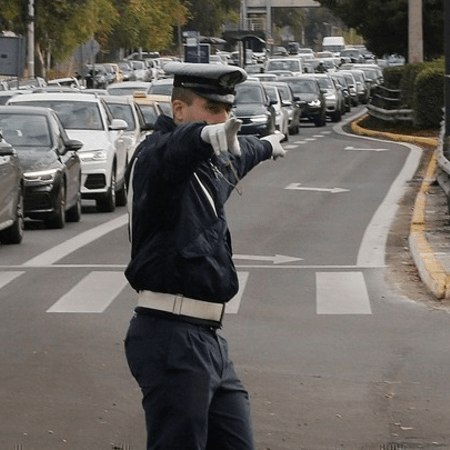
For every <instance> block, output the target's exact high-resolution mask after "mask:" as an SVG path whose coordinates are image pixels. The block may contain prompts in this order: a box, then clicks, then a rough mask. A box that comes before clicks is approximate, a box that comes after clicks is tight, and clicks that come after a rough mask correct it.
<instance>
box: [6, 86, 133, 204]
mask: <svg viewBox="0 0 450 450" xmlns="http://www.w3.org/2000/svg"><path fill="white" fill-rule="evenodd" d="M8 105H12V106H14V105H28V106H43V107H47V108H52V109H53V110H54V111H55V112H56V113H57V114H58V116H59V118H60V119H61V122H62V124H63V126H64V128H65V129H66V132H67V135H68V136H69V138H70V139H76V140H79V141H81V142H83V144H84V145H83V147H82V148H81V149H80V150H79V151H78V152H77V153H78V156H79V157H80V160H81V172H82V180H81V185H82V187H81V195H82V198H85V199H94V200H95V201H96V206H97V210H98V211H101V212H111V211H114V209H115V207H116V205H117V206H124V205H125V204H126V201H127V195H126V187H125V170H126V164H127V151H126V146H125V145H124V142H123V139H122V135H123V130H125V129H126V128H127V123H126V122H125V121H124V120H121V119H113V118H112V116H111V113H110V112H109V110H108V109H107V107H106V105H105V104H104V102H103V99H102V98H101V97H97V96H96V95H93V94H84V93H48V92H46V93H34V94H28V95H20V96H15V97H14V98H11V99H10V101H9V102H8Z"/></svg>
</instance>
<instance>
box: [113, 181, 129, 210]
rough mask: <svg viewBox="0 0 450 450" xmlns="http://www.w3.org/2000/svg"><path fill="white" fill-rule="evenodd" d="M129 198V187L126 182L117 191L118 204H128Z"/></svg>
mask: <svg viewBox="0 0 450 450" xmlns="http://www.w3.org/2000/svg"><path fill="white" fill-rule="evenodd" d="M127 200H128V197H127V188H126V186H125V183H124V184H123V186H122V187H121V188H120V189H119V190H118V191H117V192H116V206H126V204H127Z"/></svg>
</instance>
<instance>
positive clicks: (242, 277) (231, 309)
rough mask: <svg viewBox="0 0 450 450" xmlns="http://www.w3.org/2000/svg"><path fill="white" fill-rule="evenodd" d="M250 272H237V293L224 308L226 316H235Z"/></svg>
mask: <svg viewBox="0 0 450 450" xmlns="http://www.w3.org/2000/svg"><path fill="white" fill-rule="evenodd" d="M249 274H250V272H238V277H239V291H238V293H237V294H236V295H235V296H234V297H233V298H232V299H231V300H230V301H229V302H228V303H227V305H226V307H225V313H226V314H237V313H238V311H239V307H240V306H241V300H242V295H243V294H244V290H245V287H246V286H247V280H248V276H249Z"/></svg>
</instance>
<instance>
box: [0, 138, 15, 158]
mask: <svg viewBox="0 0 450 450" xmlns="http://www.w3.org/2000/svg"><path fill="white" fill-rule="evenodd" d="M13 154H14V149H13V147H12V145H10V144H8V143H7V142H5V141H0V156H11V155H13Z"/></svg>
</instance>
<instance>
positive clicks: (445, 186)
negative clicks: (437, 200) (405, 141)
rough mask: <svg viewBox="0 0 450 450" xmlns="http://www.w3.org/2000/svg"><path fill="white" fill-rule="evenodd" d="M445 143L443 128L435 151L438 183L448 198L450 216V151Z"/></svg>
mask: <svg viewBox="0 0 450 450" xmlns="http://www.w3.org/2000/svg"><path fill="white" fill-rule="evenodd" d="M447 139H448V138H447ZM445 141H446V138H445V133H444V127H442V129H441V135H440V137H439V142H438V145H437V147H436V150H435V151H436V161H437V165H438V167H437V169H436V181H437V182H438V183H439V186H440V187H441V189H442V190H443V191H444V193H445V196H446V197H447V205H448V211H449V214H450V160H449V159H448V157H449V156H450V155H449V153H450V149H449V148H448V145H446V142H445ZM447 144H448V143H447Z"/></svg>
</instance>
